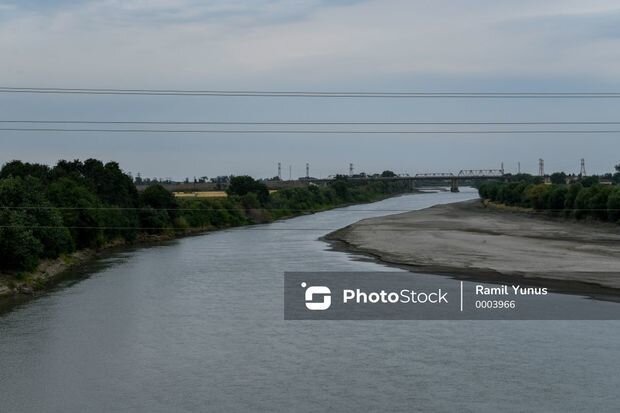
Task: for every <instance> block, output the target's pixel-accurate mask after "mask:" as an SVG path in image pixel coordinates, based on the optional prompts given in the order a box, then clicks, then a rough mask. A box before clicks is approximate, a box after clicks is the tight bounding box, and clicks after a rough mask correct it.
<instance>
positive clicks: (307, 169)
mask: <svg viewBox="0 0 620 413" xmlns="http://www.w3.org/2000/svg"><path fill="white" fill-rule="evenodd" d="M306 178H310V164H309V163H306Z"/></svg>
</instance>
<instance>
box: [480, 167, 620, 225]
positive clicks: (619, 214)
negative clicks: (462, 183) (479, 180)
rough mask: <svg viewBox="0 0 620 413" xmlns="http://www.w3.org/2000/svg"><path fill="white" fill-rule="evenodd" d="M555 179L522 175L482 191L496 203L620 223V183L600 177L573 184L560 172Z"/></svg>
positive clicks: (481, 190)
mask: <svg viewBox="0 0 620 413" xmlns="http://www.w3.org/2000/svg"><path fill="white" fill-rule="evenodd" d="M552 178H554V179H552V180H551V183H544V182H543V180H542V178H540V177H534V176H531V175H520V176H517V177H513V179H512V180H511V181H509V182H487V183H483V184H481V185H480V186H479V193H480V197H481V198H483V199H488V200H490V201H492V202H496V203H500V204H504V205H509V206H515V207H522V208H532V209H534V210H537V211H544V212H546V213H548V214H550V215H553V216H563V217H572V218H576V219H596V220H600V221H609V222H618V223H620V185H618V184H615V183H614V184H612V183H609V184H601V183H599V179H598V178H597V177H586V178H583V179H580V180H578V181H575V182H572V183H566V179H565V177H561V176H557V175H556V174H554V175H552Z"/></svg>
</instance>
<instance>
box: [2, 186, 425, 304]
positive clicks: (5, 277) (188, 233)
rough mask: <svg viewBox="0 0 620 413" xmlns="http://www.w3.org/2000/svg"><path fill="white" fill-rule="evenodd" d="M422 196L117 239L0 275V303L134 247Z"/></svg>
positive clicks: (25, 296) (32, 292)
mask: <svg viewBox="0 0 620 413" xmlns="http://www.w3.org/2000/svg"><path fill="white" fill-rule="evenodd" d="M421 193H424V191H421V190H418V189H415V190H413V191H411V192H404V193H398V194H392V195H388V196H383V197H380V198H378V199H375V200H373V201H370V202H361V203H347V204H343V205H337V206H333V207H330V208H321V209H317V210H314V211H308V212H304V213H295V214H292V215H289V216H286V217H281V218H278V219H274V220H271V221H266V222H254V223H248V224H242V225H238V226H229V227H212V228H186V229H183V230H179V231H178V232H173V233H167V234H157V235H148V234H141V235H139V236H138V238H137V240H136V241H134V242H125V241H123V240H117V241H114V242H110V243H108V244H106V245H103V246H101V247H99V248H96V249H90V248H89V249H82V250H78V251H74V252H72V253H71V254H66V255H63V256H60V257H58V258H53V259H45V260H42V261H41V262H40V263H39V265H38V266H37V268H36V269H34V270H32V271H29V272H25V273H23V274H22V275H21V276H18V275H16V274H11V273H8V274H7V273H0V304H5V305H6V304H7V303H6V302H8V301H10V300H12V299H15V300H16V301H19V302H22V301H23V300H27V299H29V298H36V297H37V296H39V295H41V294H44V293H46V292H47V291H49V290H51V289H53V288H54V287H55V286H56V285H58V284H59V283H60V282H62V281H63V280H64V279H65V278H66V275H67V274H69V273H72V272H75V271H79V269H80V268H82V267H84V266H86V265H88V264H91V263H94V262H96V261H97V260H98V259H99V258H101V257H102V256H104V255H106V254H109V253H111V252H114V251H115V250H117V251H126V250H130V249H133V248H140V247H149V246H155V245H158V244H160V243H165V242H169V241H174V240H178V239H182V238H187V237H192V236H201V235H207V234H209V233H212V232H216V231H223V230H228V229H233V228H243V227H249V226H253V225H260V224H268V223H272V222H277V221H281V220H287V219H292V218H296V217H299V216H303V215H312V214H316V213H319V212H324V211H329V210H332V209H336V208H345V207H348V206H352V205H363V204H367V203H373V202H379V201H382V200H384V199H388V198H393V197H398V196H404V195H410V194H421ZM9 306H10V304H9Z"/></svg>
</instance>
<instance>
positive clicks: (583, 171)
mask: <svg viewBox="0 0 620 413" xmlns="http://www.w3.org/2000/svg"><path fill="white" fill-rule="evenodd" d="M579 175H581V176H582V177H584V176H586V160H585V159H584V158H581V171H580V172H579Z"/></svg>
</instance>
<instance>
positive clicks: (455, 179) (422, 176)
mask: <svg viewBox="0 0 620 413" xmlns="http://www.w3.org/2000/svg"><path fill="white" fill-rule="evenodd" d="M504 176H505V174H504V170H503V169H462V170H461V171H459V172H458V173H456V174H454V173H451V172H439V173H437V172H432V173H419V174H416V175H415V176H409V175H399V176H392V177H382V176H358V175H355V176H350V177H347V179H348V180H350V181H353V182H370V181H387V182H395V181H401V182H402V181H404V182H408V183H409V185H410V186H411V188H412V189H413V188H415V187H416V186H420V185H423V184H425V183H427V182H432V183H436V184H442V183H446V184H449V186H450V190H451V191H452V192H458V191H459V183H462V182H465V181H469V182H471V181H484V180H497V179H503V178H504ZM334 181H335V179H334V178H302V179H296V180H290V181H281V180H265V181H263V183H265V184H266V185H267V188H269V189H272V190H278V189H288V188H301V187H305V186H308V185H310V184H314V185H327V184H329V183H330V182H334ZM161 185H162V186H163V187H164V188H166V189H167V190H169V191H172V192H198V191H215V190H218V189H219V190H221V189H225V188H226V185H225V184H216V183H212V182H198V183H193V182H190V183H170V184H161ZM146 187H147V186H146V185H138V186H137V188H138V190H139V191H142V190H144V189H145V188H146Z"/></svg>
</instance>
